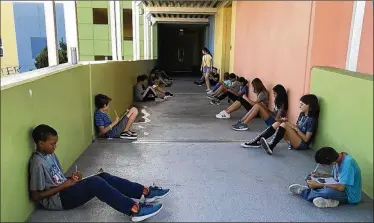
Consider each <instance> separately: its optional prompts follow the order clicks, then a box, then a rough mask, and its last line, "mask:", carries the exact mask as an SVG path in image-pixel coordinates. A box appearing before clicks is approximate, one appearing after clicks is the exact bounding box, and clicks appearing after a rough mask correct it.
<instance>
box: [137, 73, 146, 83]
mask: <svg viewBox="0 0 374 223" xmlns="http://www.w3.org/2000/svg"><path fill="white" fill-rule="evenodd" d="M144 75H145V76H144ZM146 76H147V75H146V74H142V75H139V76H138V77H137V78H136V82H138V83H139V82H141V81H145V80H146V79H147V77H146Z"/></svg>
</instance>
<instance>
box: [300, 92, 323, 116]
mask: <svg viewBox="0 0 374 223" xmlns="http://www.w3.org/2000/svg"><path fill="white" fill-rule="evenodd" d="M300 101H301V102H303V103H304V104H306V105H309V111H308V116H309V117H312V118H318V117H319V103H318V98H317V96H315V95H314V94H306V95H304V96H302V97H301V98H300Z"/></svg>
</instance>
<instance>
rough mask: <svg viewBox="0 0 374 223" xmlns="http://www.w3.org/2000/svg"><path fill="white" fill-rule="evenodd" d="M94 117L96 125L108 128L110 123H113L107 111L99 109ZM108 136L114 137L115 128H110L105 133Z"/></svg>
mask: <svg viewBox="0 0 374 223" xmlns="http://www.w3.org/2000/svg"><path fill="white" fill-rule="evenodd" d="M94 119H95V125H96V127H104V128H106V127H107V126H109V125H110V124H112V121H110V118H109V116H108V115H107V114H106V113H105V112H102V111H100V110H99V109H97V110H96V111H95V114H94ZM105 136H106V137H109V138H113V137H114V133H113V130H109V131H108V132H106V133H105Z"/></svg>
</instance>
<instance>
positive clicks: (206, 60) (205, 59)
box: [202, 54, 213, 67]
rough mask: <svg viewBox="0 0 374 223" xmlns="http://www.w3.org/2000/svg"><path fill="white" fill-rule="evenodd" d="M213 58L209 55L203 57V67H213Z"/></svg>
mask: <svg viewBox="0 0 374 223" xmlns="http://www.w3.org/2000/svg"><path fill="white" fill-rule="evenodd" d="M212 59H213V58H212V56H211V55H209V54H205V55H204V56H203V62H202V67H212Z"/></svg>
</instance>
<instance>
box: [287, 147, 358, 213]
mask: <svg viewBox="0 0 374 223" xmlns="http://www.w3.org/2000/svg"><path fill="white" fill-rule="evenodd" d="M315 160H316V162H317V163H319V164H321V165H323V166H333V170H332V173H331V175H330V174H323V173H318V172H313V173H312V176H313V177H324V178H327V177H333V178H334V180H335V181H337V184H322V183H319V182H316V181H313V180H308V181H307V184H308V187H306V186H301V185H299V184H293V185H291V186H290V187H289V190H290V191H291V192H292V193H294V194H298V195H301V196H302V197H303V198H304V199H306V200H307V201H310V202H313V203H314V205H315V206H317V207H319V208H327V207H337V206H338V205H339V203H340V204H344V203H349V204H357V203H359V202H360V200H361V191H362V184H361V170H360V167H359V166H358V164H357V162H356V160H355V159H354V158H353V157H351V156H350V155H348V154H347V153H344V152H342V153H338V152H337V151H336V150H335V149H333V148H331V147H323V148H321V149H320V150H318V151H317V153H316V155H315Z"/></svg>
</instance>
